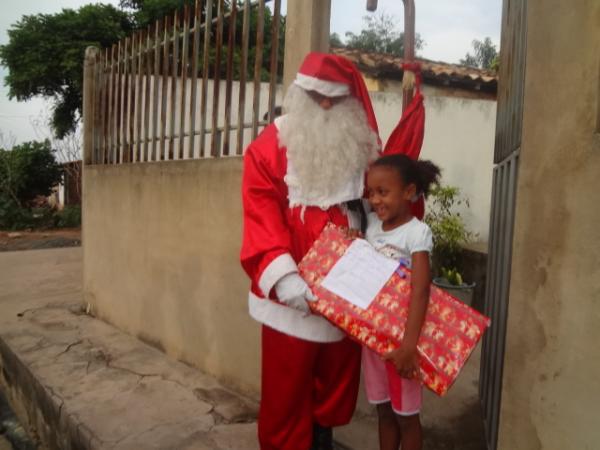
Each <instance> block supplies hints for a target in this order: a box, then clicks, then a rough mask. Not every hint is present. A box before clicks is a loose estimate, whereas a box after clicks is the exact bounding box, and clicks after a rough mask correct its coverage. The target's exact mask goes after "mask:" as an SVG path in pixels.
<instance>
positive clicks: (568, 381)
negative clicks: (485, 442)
mask: <svg viewBox="0 0 600 450" xmlns="http://www.w3.org/2000/svg"><path fill="white" fill-rule="evenodd" d="M527 27H528V41H527V66H526V79H525V97H524V118H523V141H522V152H521V161H520V168H519V183H518V191H517V206H516V222H515V234H514V244H513V263H512V275H511V278H512V280H511V290H510V299H509V316H508V332H507V333H508V334H507V350H506V355H505V368H504V380H503V392H502V409H501V419H500V441H499V448H500V449H502V450H536V449H548V450H552V449H577V450H586V449H588V450H592V449H597V448H599V446H600V427H599V424H600V421H599V413H598V405H599V404H600V358H599V356H600V351H599V343H600V230H599V228H598V225H599V224H600V208H599V207H598V205H599V200H600V196H599V193H600V137H599V135H598V131H599V130H598V123H599V122H598V114H599V108H598V106H599V98H600V85H599V82H598V80H599V69H600V67H599V63H600V59H599V56H600V2H598V1H597V0H588V1H580V2H559V1H551V2H547V1H541V0H529V2H528V17H527Z"/></svg>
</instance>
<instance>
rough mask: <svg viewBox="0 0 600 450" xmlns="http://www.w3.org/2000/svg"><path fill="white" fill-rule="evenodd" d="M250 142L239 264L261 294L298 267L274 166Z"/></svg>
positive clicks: (283, 199)
mask: <svg viewBox="0 0 600 450" xmlns="http://www.w3.org/2000/svg"><path fill="white" fill-rule="evenodd" d="M258 150H259V149H258V148H254V147H253V146H252V145H251V146H250V147H249V148H248V149H247V151H246V154H245V156H244V174H243V178H242V202H243V208H244V234H243V241H242V250H241V263H242V267H243V268H244V270H245V271H246V273H247V274H248V276H249V277H250V279H251V280H252V285H253V287H254V288H255V289H256V287H258V288H259V289H260V290H261V291H262V293H263V295H264V297H268V296H269V293H270V292H271V289H273V286H275V283H277V281H278V280H280V279H281V278H282V277H283V276H284V275H287V274H289V273H292V272H296V271H297V270H298V268H297V266H296V263H295V261H294V259H293V258H292V256H291V255H290V232H289V229H288V226H287V224H286V221H285V217H284V214H285V211H286V209H287V199H286V197H285V191H284V190H282V189H281V182H282V180H280V179H279V178H278V177H277V175H276V174H275V173H274V168H273V167H272V165H270V164H269V163H268V161H266V160H265V159H264V158H262V157H261V153H260V151H258Z"/></svg>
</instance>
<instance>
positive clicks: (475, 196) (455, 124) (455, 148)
mask: <svg viewBox="0 0 600 450" xmlns="http://www.w3.org/2000/svg"><path fill="white" fill-rule="evenodd" d="M382 89H384V91H382V92H371V98H372V100H373V107H374V109H375V114H376V115H377V121H378V123H379V130H380V133H381V138H382V139H383V142H385V141H386V140H387V138H388V136H389V135H390V133H391V132H392V130H393V129H394V127H395V126H396V124H397V123H398V121H399V120H400V110H401V107H402V91H401V83H399V82H389V83H386V85H385V86H384V87H383V88H382ZM423 93H424V95H425V108H426V118H425V140H424V142H423V150H422V152H421V157H422V158H424V159H430V160H432V161H433V162H435V163H436V164H438V165H439V166H440V167H441V168H442V182H443V183H444V184H447V185H453V186H458V187H459V188H460V189H461V191H462V193H463V194H464V196H465V197H466V198H468V199H469V201H470V205H471V206H470V208H466V207H464V208H462V209H461V213H462V215H463V217H464V219H465V222H466V224H467V226H468V227H469V229H470V230H471V231H473V232H474V233H477V234H478V237H477V238H476V241H479V242H484V243H486V242H487V240H488V232H489V219H490V206H491V197H492V169H493V156H494V135H495V127H496V101H495V100H494V99H490V98H485V97H482V96H476V95H469V94H471V93H469V92H463V93H461V92H460V91H458V92H456V91H452V90H447V89H438V88H434V87H429V86H425V87H424V89H423ZM461 94H462V95H461Z"/></svg>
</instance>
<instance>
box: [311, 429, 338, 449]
mask: <svg viewBox="0 0 600 450" xmlns="http://www.w3.org/2000/svg"><path fill="white" fill-rule="evenodd" d="M310 450H333V431H332V430H331V428H330V427H322V426H321V425H319V424H318V423H315V424H314V425H313V440H312V446H311V447H310Z"/></svg>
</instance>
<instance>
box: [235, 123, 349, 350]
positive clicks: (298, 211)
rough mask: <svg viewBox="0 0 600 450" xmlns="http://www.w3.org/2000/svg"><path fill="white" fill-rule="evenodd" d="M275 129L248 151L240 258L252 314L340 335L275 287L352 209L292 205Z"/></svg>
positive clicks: (315, 333)
mask: <svg viewBox="0 0 600 450" xmlns="http://www.w3.org/2000/svg"><path fill="white" fill-rule="evenodd" d="M277 134H278V130H277V126H276V125H275V124H271V125H269V126H268V127H267V128H266V129H265V130H264V131H263V132H262V133H261V134H260V135H259V137H258V138H257V139H256V140H255V141H254V142H252V143H251V144H250V146H249V147H248V148H247V149H246V153H245V156H244V175H243V181H242V200H243V207H244V234H243V241H242V249H241V263H242V267H243V268H244V270H245V271H246V273H247V274H248V276H249V277H250V280H251V283H252V285H251V292H250V298H249V307H250V314H251V315H252V316H253V317H254V318H255V319H257V320H258V321H259V322H262V323H264V324H266V325H268V326H270V327H272V328H275V329H277V330H279V331H282V332H284V333H288V334H290V335H293V336H297V337H300V338H304V339H307V340H314V341H322V342H331V341H336V340H339V339H341V338H342V337H343V335H342V334H341V332H339V330H337V329H335V328H334V327H333V326H332V325H330V324H329V323H328V322H327V321H325V319H323V318H321V317H317V316H308V317H305V316H304V315H303V314H302V313H301V312H299V311H296V310H294V309H291V308H289V307H287V306H285V305H281V304H279V303H278V302H277V301H276V295H275V292H274V289H273V287H274V286H275V283H276V282H277V281H278V280H279V279H281V277H283V276H284V275H286V274H288V273H292V272H295V271H297V267H296V264H297V263H298V262H299V261H300V260H301V259H302V257H303V256H304V255H305V254H306V253H307V252H308V250H309V249H310V247H311V246H312V244H313V242H314V241H315V240H316V239H317V237H318V236H319V235H320V233H321V231H322V230H323V228H324V227H325V225H326V224H327V223H328V222H333V223H335V224H337V225H342V226H347V225H348V218H349V214H351V213H349V212H347V211H346V209H345V208H344V207H342V206H338V205H336V206H332V207H330V208H328V209H321V208H318V207H312V206H309V207H305V208H304V211H302V209H303V208H301V207H293V208H290V207H289V203H288V188H287V185H286V184H285V181H284V177H285V174H286V171H287V157H286V150H285V148H282V147H280V146H279V144H278V136H277ZM350 217H351V218H352V219H353V220H356V218H354V217H352V216H350ZM269 299H270V300H269Z"/></svg>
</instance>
